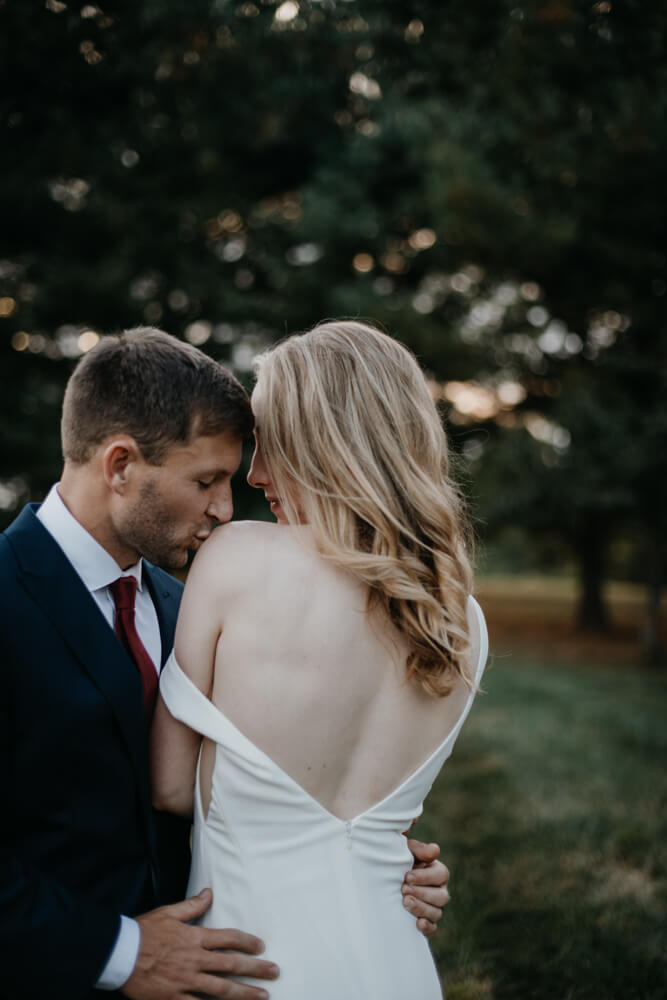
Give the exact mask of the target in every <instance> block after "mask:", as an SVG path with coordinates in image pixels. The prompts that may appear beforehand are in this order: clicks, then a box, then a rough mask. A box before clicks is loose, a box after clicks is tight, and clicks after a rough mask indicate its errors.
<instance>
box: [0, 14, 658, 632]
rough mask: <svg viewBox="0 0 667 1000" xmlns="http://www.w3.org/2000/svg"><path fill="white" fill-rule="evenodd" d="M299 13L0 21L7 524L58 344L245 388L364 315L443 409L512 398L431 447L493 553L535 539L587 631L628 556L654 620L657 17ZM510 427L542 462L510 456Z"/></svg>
mask: <svg viewBox="0 0 667 1000" xmlns="http://www.w3.org/2000/svg"><path fill="white" fill-rule="evenodd" d="M284 7H285V5H283V7H281V8H280V10H282V11H283V12H284ZM298 8H299V9H298V16H293V17H292V18H291V19H289V20H282V21H281V20H278V19H277V13H278V10H279V5H278V4H277V3H275V2H272V0H257V2H238V3H234V2H228V0H215V2H209V0H206V2H204V0H193V2H191V3H188V4H179V3H176V2H174V0H152V2H151V3H140V4H137V3H129V2H127V0H125V2H121V3H117V4H114V5H113V7H105V6H104V5H103V6H102V8H100V7H98V6H95V5H92V4H87V5H83V6H81V4H76V5H74V4H71V3H62V2H59V0H48V2H47V3H46V4H44V5H42V6H41V7H37V8H36V7H35V6H34V5H32V4H21V3H19V2H18V0H4V3H0V130H1V134H2V149H3V152H4V156H5V161H6V169H5V171H4V172H3V207H2V227H1V232H0V298H2V297H3V296H4V297H5V298H7V297H9V298H11V299H13V300H15V303H16V305H15V307H14V308H13V309H12V310H11V311H10V312H9V313H5V314H3V315H1V316H0V363H1V364H2V377H3V393H2V398H1V399H0V420H1V421H2V430H3V453H2V456H1V457H0V482H4V483H5V484H6V483H7V481H8V480H17V479H21V480H22V481H23V483H24V484H25V488H24V489H23V490H22V488H21V487H20V484H19V485H17V484H16V482H15V483H14V486H13V487H12V489H13V493H12V491H11V490H10V494H11V495H12V496H14V501H13V503H12V502H11V497H10V500H7V502H5V503H4V507H5V508H6V509H5V512H4V514H5V518H8V517H9V516H11V513H12V507H16V505H17V504H18V503H19V502H20V499H21V497H20V496H19V494H20V493H21V492H24V493H25V492H27V493H30V494H32V495H35V496H38V495H40V494H41V493H42V492H43V489H44V487H45V485H46V484H47V483H48V482H49V481H50V480H51V479H52V478H53V477H54V476H55V475H57V465H58V446H57V421H56V419H55V414H56V409H57V402H56V400H57V397H58V396H59V394H60V392H61V390H62V386H63V384H64V381H65V379H66V377H67V374H68V372H69V370H70V368H71V364H72V357H73V356H75V355H76V353H77V348H76V338H77V336H78V335H79V333H80V332H81V331H82V330H85V329H86V328H88V327H92V328H93V329H94V330H97V331H100V332H104V331H109V330H113V329H116V328H118V327H123V326H129V325H135V324H137V323H144V322H149V323H156V324H158V325H162V326H163V327H164V328H166V329H167V330H169V331H170V332H174V333H177V334H181V335H187V336H189V337H190V338H191V339H194V340H195V342H196V343H200V344H203V346H204V349H205V350H210V351H211V353H213V354H214V355H215V356H216V357H219V358H220V359H221V360H223V361H232V362H234V363H235V364H236V365H237V368H239V369H240V370H241V371H242V372H243V373H245V372H247V360H248V359H247V357H245V359H244V358H243V356H242V355H243V351H242V352H241V354H239V346H241V347H243V350H245V351H246V355H247V354H248V352H249V353H252V351H253V350H256V349H257V348H258V347H260V346H261V345H262V344H263V343H266V342H269V341H270V340H272V339H274V338H276V337H278V336H281V335H282V334H284V333H285V332H287V331H291V330H294V329H299V328H303V327H305V326H307V325H310V324H312V323H313V322H315V321H316V320H318V319H321V318H323V317H328V316H335V315H354V316H366V317H372V318H374V319H376V320H377V321H378V322H380V323H382V324H383V325H384V326H385V327H386V328H387V329H388V330H390V331H391V332H392V333H394V334H396V335H397V336H399V337H400V338H402V339H403V340H405V341H406V342H408V343H409V344H410V345H411V346H412V347H414V349H415V350H416V351H417V353H418V354H419V356H420V358H421V360H422V361H423V363H424V364H425V365H426V366H427V368H428V369H429V370H430V371H431V372H432V373H433V375H434V376H435V377H436V378H437V379H438V380H440V381H443V382H447V381H452V380H468V379H473V380H475V381H476V382H478V383H481V384H483V385H485V386H487V387H490V388H492V389H493V388H494V387H497V386H498V384H500V383H503V382H507V381H509V382H514V383H519V384H521V385H522V386H523V389H524V391H525V393H526V396H525V399H524V400H523V402H520V404H519V405H518V406H514V405H512V406H510V407H509V411H510V415H511V416H512V417H513V423H511V421H508V419H505V420H504V422H503V421H501V423H502V426H499V418H498V414H494V415H492V416H491V417H489V418H487V420H486V421H484V420H483V419H477V422H475V418H474V415H473V417H472V418H471V417H467V418H465V420H466V422H465V423H464V426H461V424H453V425H452V430H453V436H454V440H455V444H456V446H457V448H462V447H464V446H465V445H466V444H468V445H469V444H470V441H471V434H472V437H473V438H474V437H475V435H477V438H476V440H477V445H476V446H475V447H476V448H477V450H476V451H475V448H473V450H472V451H471V449H470V447H468V448H467V450H466V454H467V456H468V458H470V460H471V474H472V478H473V491H474V493H475V495H476V498H477V503H478V508H479V516H480V518H481V520H482V521H483V522H486V523H487V524H488V528H487V529H486V530H487V532H488V534H489V537H493V535H494V533H497V532H500V531H503V530H505V529H506V527H507V525H511V524H512V523H516V522H519V523H520V524H521V525H522V526H523V527H524V528H526V529H527V530H528V531H529V533H530V536H531V537H532V539H533V543H532V544H538V542H539V540H540V539H542V538H544V537H545V533H546V535H547V536H548V537H555V536H559V537H560V539H561V544H563V545H564V548H565V549H567V551H569V552H571V553H574V557H575V559H578V560H579V561H580V563H581V569H580V572H581V577H582V583H583V585H584V591H585V593H587V594H588V596H587V597H586V599H585V601H584V603H583V604H582V609H581V613H582V616H583V618H584V619H585V620H588V622H589V623H592V624H596V623H597V624H603V623H604V609H603V608H602V607H601V603H600V584H601V579H602V574H603V572H604V567H605V562H606V557H607V550H608V546H609V544H610V542H612V541H614V540H615V539H618V538H619V537H622V538H624V539H625V540H626V541H628V540H629V541H628V544H631V545H632V546H633V547H634V549H635V550H636V552H635V556H634V563H635V565H636V564H638V563H639V564H641V565H648V564H647V562H646V560H645V559H644V557H643V556H641V554H640V553H641V551H642V549H643V551H645V552H647V553H650V555H651V560H650V572H647V573H646V574H645V576H646V578H647V579H648V578H649V576H650V578H651V580H652V586H653V593H654V601H655V600H657V597H656V595H657V594H658V593H659V589H660V583H661V580H662V577H663V572H664V571H663V563H664V555H665V552H664V543H662V542H660V541H659V540H660V539H661V538H664V535H665V523H664V511H665V509H666V508H667V502H666V500H667V498H666V497H665V490H666V488H667V487H666V485H665V483H666V480H667V477H666V476H665V474H664V459H663V456H664V454H665V450H666V445H667V437H666V436H667V429H666V428H667V424H666V421H667V416H666V405H665V390H666V388H667V387H666V384H665V381H666V378H667V376H666V374H665V373H666V371H667V359H666V357H665V354H666V346H665V345H666V339H667V338H666V336H665V301H666V299H665V290H666V288H667V255H666V253H665V247H664V235H663V234H664V231H665V229H666V228H667V226H666V225H665V222H666V220H665V212H664V198H662V192H663V191H664V189H665V181H666V176H665V174H666V171H667V166H666V164H667V114H666V111H667V107H666V105H667V87H666V85H665V84H666V77H667V60H666V59H665V53H664V39H665V29H666V28H667V13H666V12H665V9H664V5H660V4H644V3H641V2H640V0H627V2H625V3H622V4H621V3H613V4H609V3H607V2H599V3H585V4H580V3H574V2H572V0H525V2H523V3H522V4H520V5H517V4H516V3H515V2H512V3H509V2H504V0H502V2H497V3H488V2H487V3H483V4H479V3H478V4H472V3H470V2H469V0H449V2H447V3H445V4H443V3H441V2H439V0H422V2H421V3H418V4H413V5H410V6H409V7H408V8H406V5H405V4H402V3H397V2H389V3H388V2H386V0H385V2H380V0H318V2H315V0H302V2H301V3H300V4H299V5H298ZM287 13H289V11H288V12H287ZM291 13H292V14H295V15H296V11H295V9H293V10H292V12H291ZM359 255H366V256H362V257H360V256H359ZM536 310H537V311H536ZM554 321H555V322H556V327H553V326H550V325H549V324H553V322H554ZM193 323H200V324H201V323H203V324H204V326H203V327H202V326H200V327H196V328H194V330H193V328H192V324H193ZM20 331H25V332H26V333H27V334H28V335H29V336H30V338H31V339H30V341H29V344H30V347H29V348H28V349H27V350H24V351H22V352H19V351H17V350H15V349H14V348H13V347H12V346H11V344H12V337H13V336H14V335H15V334H17V332H20ZM35 335H38V336H37V339H35ZM39 336H42V337H43V338H44V339H43V340H42V341H40V340H39ZM545 338H546V339H545ZM566 338H569V339H567V340H566ZM14 343H15V344H16V341H14ZM18 343H19V345H21V344H23V346H25V344H26V343H28V341H25V340H19V342H18ZM72 345H74V346H72ZM31 351H34V354H33V353H31ZM63 354H65V355H66V356H65V357H64V358H63ZM531 414H533V415H535V414H537V415H540V416H542V417H544V418H545V419H546V420H547V421H548V426H547V438H548V432H549V427H551V433H552V439H551V440H548V439H545V435H544V434H543V435H542V439H538V440H537V441H536V439H535V437H534V435H533V436H529V435H527V434H526V431H525V430H523V431H522V430H521V429H520V428H521V427H524V426H527V424H526V419H527V418H529V417H530V415H531ZM505 416H507V415H506V414H505ZM452 417H453V419H454V420H456V419H459V418H460V414H457V413H456V412H453V413H452ZM501 417H502V414H501ZM470 420H472V424H471V423H470ZM510 423H511V426H509V424H510ZM532 426H533V430H534V428H535V426H536V425H535V424H534V421H533V425H532ZM554 426H555V427H556V438H555V439H554V438H553V427H554ZM529 429H530V428H529ZM480 432H481V434H480ZM518 434H523V435H525V437H526V440H525V441H523V442H522V441H520V440H514V438H516V436H517V435H518ZM531 434H532V431H531ZM504 438H509V439H511V440H508V441H507V442H505V441H504V440H503V439H504ZM480 444H481V445H482V446H483V447H484V446H485V444H486V446H485V450H484V454H483V456H482V457H481V459H480V460H479V461H477V462H476V461H475V455H477V456H478V457H479V454H480V448H479V445H480ZM484 466H488V467H487V468H484ZM478 469H479V470H480V471H479V474H478V471H477V470H478ZM528 478H529V479H530V482H526V479H528ZM592 525H594V526H595V527H594V529H593V528H592V527H591V526H592ZM593 531H594V532H595V533H596V534H597V536H598V540H597V543H596V545H597V549H598V551H597V552H596V553H593V554H591V553H586V552H585V546H583V544H582V541H581V540H582V538H584V539H586V540H587V541H588V540H590V539H591V538H592V532H593ZM587 602H588V604H587ZM596 604H597V611H596V610H595V608H596ZM587 607H588V610H587ZM654 633H655V634H656V635H657V625H656V624H655V623H654Z"/></svg>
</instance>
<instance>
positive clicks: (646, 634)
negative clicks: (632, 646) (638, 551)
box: [641, 536, 665, 667]
mask: <svg viewBox="0 0 667 1000" xmlns="http://www.w3.org/2000/svg"><path fill="white" fill-rule="evenodd" d="M646 556H647V563H646V564H647V568H648V580H647V583H648V618H647V620H646V623H645V624H644V627H643V628H642V630H641V640H642V647H643V650H644V658H645V660H646V662H647V663H649V664H650V665H651V666H653V667H658V666H661V665H662V664H664V662H665V647H664V646H663V644H662V627H661V626H662V617H661V607H660V602H661V598H662V579H663V577H662V551H661V548H660V543H659V541H658V537H657V536H653V539H652V544H649V546H648V551H647V553H646Z"/></svg>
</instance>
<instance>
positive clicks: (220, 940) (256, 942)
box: [199, 927, 264, 961]
mask: <svg viewBox="0 0 667 1000" xmlns="http://www.w3.org/2000/svg"><path fill="white" fill-rule="evenodd" d="M199 932H200V934H201V938H200V941H201V946H202V948H207V949H208V950H209V951H222V950H231V951H245V952H247V953H248V954H249V955H261V953H262V952H263V951H264V942H263V941H260V939H259V938H258V937H255V935H254V934H246V933H245V931H237V930H236V929H235V928H234V929H232V928H225V929H224V930H218V929H216V928H213V927H200V928H199ZM255 961H256V959H255Z"/></svg>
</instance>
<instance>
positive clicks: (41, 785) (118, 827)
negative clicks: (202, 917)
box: [0, 506, 189, 1000]
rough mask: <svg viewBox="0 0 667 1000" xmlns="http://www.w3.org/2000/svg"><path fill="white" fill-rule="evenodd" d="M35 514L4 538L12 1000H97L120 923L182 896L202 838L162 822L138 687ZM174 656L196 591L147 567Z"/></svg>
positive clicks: (4, 747) (1, 874)
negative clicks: (191, 852)
mask: <svg viewBox="0 0 667 1000" xmlns="http://www.w3.org/2000/svg"><path fill="white" fill-rule="evenodd" d="M35 510H36V507H35V506H29V507H26V508H25V509H24V510H23V512H22V513H21V514H20V515H19V517H18V518H17V519H16V520H15V521H14V523H13V524H12V525H11V526H10V527H9V528H8V530H7V531H6V532H5V533H4V534H3V535H0V685H1V686H0V761H1V765H0V766H1V769H2V770H1V775H2V778H1V780H2V799H3V804H4V809H3V817H4V818H3V821H2V823H1V824H0V998H2V1000H28V998H31V1000H32V998H35V997H49V998H50V1000H78V998H87V1000H92V997H93V996H94V997H97V998H99V997H100V994H99V993H92V990H91V988H92V986H93V985H94V983H95V982H96V981H97V978H98V976H99V973H100V972H101V970H102V968H103V967H104V964H105V962H106V959H107V957H108V955H109V954H110V952H111V949H112V947H113V944H114V941H115V938H116V934H117V932H118V927H119V916H120V914H121V913H125V914H128V915H135V914H138V913H141V912H144V911H145V910H148V909H151V908H152V907H154V906H155V905H157V904H159V903H162V902H166V901H170V900H174V899H177V898H183V893H184V889H185V879H186V877H187V868H188V861H189V857H188V842H187V837H188V824H187V823H184V822H183V821H181V820H178V819H176V818H175V817H169V816H167V815H166V814H156V813H154V812H153V810H152V808H151V800H150V784H149V766H148V741H147V737H148V733H147V726H146V721H145V718H144V712H143V698H142V690H141V679H140V676H139V673H138V671H137V669H136V667H135V665H134V664H133V662H132V661H131V660H130V658H129V657H128V655H127V654H126V653H125V651H124V650H123V648H122V646H121V645H120V643H119V641H118V639H117V638H116V636H115V635H114V633H113V631H112V630H111V629H110V628H109V626H108V624H107V623H106V621H105V620H104V617H103V615H102V614H101V612H100V610H99V608H98V606H97V605H96V603H95V601H94V599H93V598H92V597H91V595H90V594H89V593H88V591H87V589H86V587H85V586H84V584H83V583H82V581H81V579H80V577H79V576H78V574H77V573H76V572H75V570H74V569H73V568H72V566H71V564H70V563H69V561H68V560H67V559H66V557H65V556H64V554H63V552H62V550H61V549H60V547H59V546H58V545H57V543H56V542H55V541H54V540H53V538H52V537H51V535H50V534H49V532H48V531H47V530H46V529H45V528H44V526H43V525H42V524H41V522H40V521H39V519H38V518H37V517H36V516H35ZM144 573H145V579H146V580H147V582H148V586H149V588H150V591H151V595H152V597H153V601H154V603H155V607H156V610H157V615H158V620H159V623H160V632H161V638H162V650H163V657H164V658H166V656H167V655H168V654H169V652H170V650H171V648H172V645H173V639H174V629H175V625H176V615H177V612H178V605H179V601H180V597H181V591H182V585H181V584H180V583H179V582H178V581H177V580H174V579H173V577H171V576H169V575H168V574H167V573H164V572H162V571H161V570H159V569H157V568H156V567H154V566H151V565H150V564H148V563H145V564H144Z"/></svg>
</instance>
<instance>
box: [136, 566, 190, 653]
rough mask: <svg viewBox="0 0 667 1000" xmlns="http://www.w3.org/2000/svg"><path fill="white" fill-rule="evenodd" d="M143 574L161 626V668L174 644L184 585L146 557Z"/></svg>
mask: <svg viewBox="0 0 667 1000" xmlns="http://www.w3.org/2000/svg"><path fill="white" fill-rule="evenodd" d="M143 574H144V579H145V580H146V581H147V583H148V589H149V590H150V594H151V597H152V598H153V604H154V605H155V610H156V612H157V619H158V624H159V626H160V640H161V645H162V659H161V662H160V669H162V667H163V666H164V665H165V662H166V660H167V657H168V656H169V654H170V653H171V651H172V649H173V646H174V632H175V631H176V617H177V615H178V607H179V603H180V599H181V590H182V585H181V584H180V583H179V582H178V581H177V580H175V579H174V578H173V577H171V576H169V575H168V574H167V573H163V572H162V571H160V570H158V569H156V567H155V566H153V565H151V563H149V562H146V560H145V559H144V562H143Z"/></svg>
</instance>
